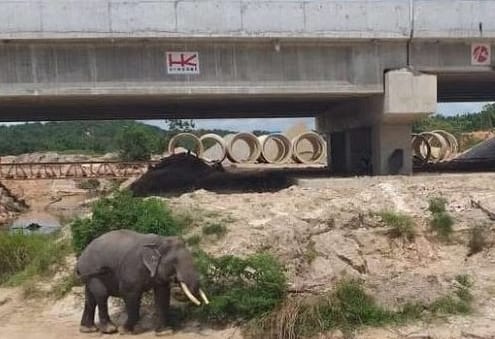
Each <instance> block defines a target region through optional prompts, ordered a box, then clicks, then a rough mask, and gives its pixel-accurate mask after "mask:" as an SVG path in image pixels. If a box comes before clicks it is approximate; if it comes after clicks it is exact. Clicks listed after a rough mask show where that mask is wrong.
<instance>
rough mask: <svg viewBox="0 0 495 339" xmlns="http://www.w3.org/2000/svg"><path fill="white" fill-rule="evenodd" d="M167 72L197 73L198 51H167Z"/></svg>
mask: <svg viewBox="0 0 495 339" xmlns="http://www.w3.org/2000/svg"><path fill="white" fill-rule="evenodd" d="M167 73H168V74H199V54H198V52H167Z"/></svg>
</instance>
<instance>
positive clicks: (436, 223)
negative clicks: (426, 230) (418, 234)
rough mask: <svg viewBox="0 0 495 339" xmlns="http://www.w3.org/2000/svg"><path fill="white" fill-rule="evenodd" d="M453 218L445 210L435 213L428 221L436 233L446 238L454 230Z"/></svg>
mask: <svg viewBox="0 0 495 339" xmlns="http://www.w3.org/2000/svg"><path fill="white" fill-rule="evenodd" d="M453 225H454V218H452V216H451V215H450V214H448V213H447V212H441V213H435V214H433V218H432V219H431V221H430V226H431V229H432V230H433V231H435V232H436V233H437V235H438V236H439V237H440V238H441V239H443V240H448V239H449V238H450V236H451V234H452V233H453V232H454V229H453V227H452V226H453Z"/></svg>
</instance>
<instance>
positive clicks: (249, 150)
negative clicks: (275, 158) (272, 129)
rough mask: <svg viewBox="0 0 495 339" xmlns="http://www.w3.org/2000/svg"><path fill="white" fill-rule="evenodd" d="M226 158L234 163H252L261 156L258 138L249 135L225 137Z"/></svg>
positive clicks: (239, 134) (238, 134)
mask: <svg viewBox="0 0 495 339" xmlns="http://www.w3.org/2000/svg"><path fill="white" fill-rule="evenodd" d="M225 140H226V142H227V157H228V158H229V160H230V161H232V162H235V163H254V162H256V160H258V158H259V157H260V154H261V145H260V142H259V141H258V138H257V137H256V136H255V135H254V134H251V133H237V134H235V135H231V134H230V135H226V136H225Z"/></svg>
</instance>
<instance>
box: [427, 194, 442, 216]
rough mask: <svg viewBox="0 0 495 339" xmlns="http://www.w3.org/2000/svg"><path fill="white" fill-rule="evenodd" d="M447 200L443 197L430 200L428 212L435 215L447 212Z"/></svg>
mask: <svg viewBox="0 0 495 339" xmlns="http://www.w3.org/2000/svg"><path fill="white" fill-rule="evenodd" d="M446 206H447V199H445V198H442V197H435V198H431V199H430V200H429V205H428V210H429V211H430V212H431V213H433V214H435V213H443V212H445V211H446Z"/></svg>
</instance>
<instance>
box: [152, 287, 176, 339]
mask: <svg viewBox="0 0 495 339" xmlns="http://www.w3.org/2000/svg"><path fill="white" fill-rule="evenodd" d="M154 295H155V309H156V314H157V317H158V326H157V327H156V332H157V333H160V334H163V333H164V332H169V331H171V330H172V329H171V328H170V326H169V324H168V319H167V318H168V315H169V308H170V284H165V285H160V286H156V287H155V288H154Z"/></svg>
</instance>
